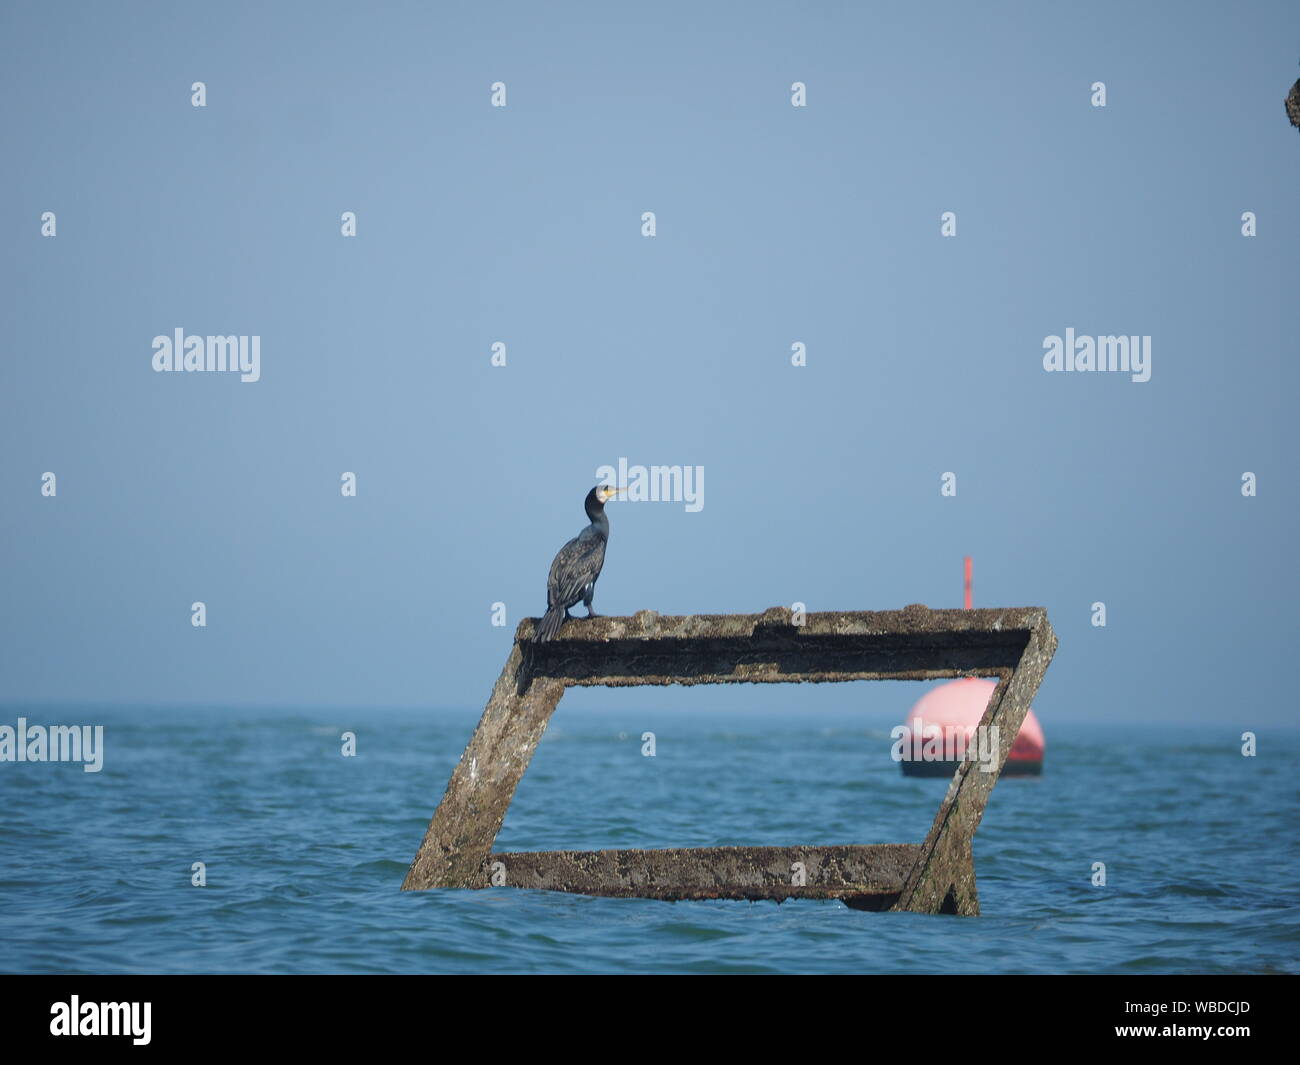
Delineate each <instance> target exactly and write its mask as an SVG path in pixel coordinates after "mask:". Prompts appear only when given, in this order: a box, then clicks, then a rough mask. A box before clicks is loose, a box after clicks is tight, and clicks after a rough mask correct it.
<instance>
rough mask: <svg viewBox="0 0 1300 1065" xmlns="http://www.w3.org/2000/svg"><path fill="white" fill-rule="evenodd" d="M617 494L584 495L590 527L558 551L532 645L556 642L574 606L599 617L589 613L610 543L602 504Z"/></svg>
mask: <svg viewBox="0 0 1300 1065" xmlns="http://www.w3.org/2000/svg"><path fill="white" fill-rule="evenodd" d="M617 491H618V489H616V488H607V487H605V486H604V485H597V486H596V487H595V488H593V489H592V490H591V491H590V492H588V493H587V499H586V501H585V503H584V504H583V507H584V509H585V510H586V511H587V517H588V518H590V519H591V524H590V525H588V526H587V527H586V528H585V529H583V530H582V532H580V533H578V535H577V536H575V537H574V538H573V539H572V540H570V541H569V542H568V543H567V544H565V545H564V546H563V547H562V548H560V551H559V554H557V555H556V556H555V561H554V562H552V563H551V573H550V576H549V577H548V578H547V580H546V614H545V615H544V616H543V617H542V620H541V621H539V622H538V623H537V629H536V631H535V632H534V634H533V640H534V642H536V643H542V642H544V641H546V640H553V639H555V637H556V636H557V635H558V634H559V631H560V626H561V625H563V624H564V622H565V619H567V618H568V616H569V607H571V606H575V605H576V604H577V603H582V604H583V606H585V607H586V608H587V616H588V617H590V618H594V617H597V616H598V615H596V614H595V613H593V612H592V609H591V599H592V596H593V595H594V594H595V590H596V578H597V577H599V576H600V570H601V567H602V566H604V565H605V544H606V543H607V542H608V540H609V518H607V517H606V516H605V501H606V500H608V499H609V498H610V497H612V496H613V495H614V493H615V492H617Z"/></svg>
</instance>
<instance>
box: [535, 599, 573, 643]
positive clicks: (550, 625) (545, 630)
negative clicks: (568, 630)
mask: <svg viewBox="0 0 1300 1065" xmlns="http://www.w3.org/2000/svg"><path fill="white" fill-rule="evenodd" d="M564 613H565V611H564V607H561V606H553V607H551V608H549V609H548V610H547V611H546V613H545V614H544V615H542V620H541V621H539V622H538V623H537V628H536V629H534V630H533V643H544V642H545V641H547V640H553V639H555V637H556V636H558V635H559V634H560V626H561V625H563V624H564Z"/></svg>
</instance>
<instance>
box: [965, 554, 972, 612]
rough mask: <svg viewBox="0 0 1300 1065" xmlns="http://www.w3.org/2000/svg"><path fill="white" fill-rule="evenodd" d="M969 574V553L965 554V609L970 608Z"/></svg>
mask: <svg viewBox="0 0 1300 1065" xmlns="http://www.w3.org/2000/svg"><path fill="white" fill-rule="evenodd" d="M970 574H971V561H970V555H967V556H966V609H967V610H969V609H970Z"/></svg>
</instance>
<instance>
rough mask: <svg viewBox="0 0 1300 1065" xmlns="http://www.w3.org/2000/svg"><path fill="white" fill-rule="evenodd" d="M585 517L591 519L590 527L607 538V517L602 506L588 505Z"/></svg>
mask: <svg viewBox="0 0 1300 1065" xmlns="http://www.w3.org/2000/svg"><path fill="white" fill-rule="evenodd" d="M587 517H589V518H590V519H591V525H592V528H594V529H595V530H596V532H597V533H599V534H600V535H601V536H602V537H604V538H605V539H606V540H608V539H609V518H607V517H606V516H605V508H604V507H590V508H588V510H587Z"/></svg>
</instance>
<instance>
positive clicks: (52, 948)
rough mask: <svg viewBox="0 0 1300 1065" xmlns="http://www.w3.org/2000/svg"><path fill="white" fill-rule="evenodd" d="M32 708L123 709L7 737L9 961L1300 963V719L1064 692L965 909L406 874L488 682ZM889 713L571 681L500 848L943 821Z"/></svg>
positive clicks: (12, 713) (765, 969)
mask: <svg viewBox="0 0 1300 1065" xmlns="http://www.w3.org/2000/svg"><path fill="white" fill-rule="evenodd" d="M19 714H23V715H25V716H26V717H28V719H29V721H30V723H32V724H82V723H102V724H104V726H105V762H104V768H103V770H102V771H101V772H99V773H85V772H83V770H82V768H81V767H80V766H79V765H75V764H39V763H38V764H23V763H19V764H15V763H0V801H2V802H3V809H4V817H3V821H2V822H0V921H2V922H3V928H4V934H3V936H2V937H0V970H3V971H5V972H22V973H47V972H92V973H96V972H98V973H130V972H160V973H190V972H221V973H227V972H257V973H301V972H343V973H415V972H438V973H480V972H491V973H515V972H522V973H588V972H602V973H621V972H662V973H859V972H884V973H912V972H940V973H947V972H960V973H1007V972H1045V973H1052V972H1097V973H1109V972H1121V973H1175V972H1176V973H1200V972H1207V973H1216V972H1250V973H1277V972H1292V973H1293V972H1297V971H1300V962H1298V960H1297V959H1298V957H1300V906H1298V905H1297V903H1298V902H1300V892H1298V890H1297V884H1298V883H1300V876H1298V875H1297V874H1300V852H1298V848H1300V844H1298V842H1297V833H1296V827H1297V813H1298V812H1300V801H1298V793H1297V786H1296V776H1295V766H1296V764H1297V757H1298V756H1300V740H1298V739H1297V735H1296V734H1295V733H1281V734H1270V735H1267V736H1264V737H1262V738H1261V749H1260V754H1259V756H1257V757H1255V758H1244V757H1242V756H1241V754H1240V750H1239V746H1240V741H1239V736H1240V732H1241V730H1240V729H1234V728H1231V727H1222V728H1209V727H1206V728H1200V729H1191V730H1189V729H1181V730H1178V731H1177V732H1176V733H1171V732H1170V731H1169V730H1165V729H1156V728H1149V729H1142V728H1137V727H1128V726H1111V725H1108V726H1088V727H1084V726H1074V727H1068V726H1064V725H1059V726H1058V725H1053V724H1052V723H1051V722H1050V721H1046V722H1045V726H1046V729H1047V733H1048V756H1047V768H1046V772H1045V774H1044V775H1043V776H1042V777H1041V778H1036V779H1012V778H1004V779H1002V780H1001V781H999V783H998V785H997V787H996V788H995V789H994V792H993V797H992V799H991V801H990V804H989V807H988V809H987V811H986V814H985V818H984V822H983V824H982V825H981V827H980V830H979V832H978V834H977V835H976V838H975V860H976V870H977V874H978V881H979V892H980V902H981V907H982V910H983V915H982V916H981V917H979V918H956V917H930V916H917V915H912V914H890V913H883V914H880V913H859V912H856V911H853V910H850V909H849V908H847V907H846V906H844V905H843V904H841V903H839V902H817V901H809V900H797V901H792V902H787V903H784V904H782V905H777V904H775V903H771V902H760V903H749V902H731V901H709V902H679V903H666V902H657V901H650V900H638V899H597V898H586V897H580V896H570V895H562V894H551V893H546V892H530V891H519V890H516V889H513V888H496V889H490V890H484V891H433V892H418V893H417V892H408V893H402V892H399V890H398V888H399V886H400V884H401V882H402V878H403V876H404V875H405V873H406V869H407V866H408V864H409V863H410V860H411V858H412V856H413V855H414V853H415V850H416V848H417V847H418V845H419V843H420V840H421V838H422V836H423V833H424V830H425V827H426V825H427V823H428V820H429V817H430V815H431V814H432V812H433V809H434V807H435V806H436V804H437V802H438V800H439V799H440V798H441V797H442V792H443V788H444V787H445V785H446V780H447V776H448V774H449V773H450V770H451V768H452V766H453V765H454V763H455V762H456V760H457V759H458V758H459V756H460V753H461V751H462V750H463V748H464V745H465V743H466V741H467V740H468V738H469V735H470V733H471V731H472V729H473V727H474V724H475V723H476V721H477V719H478V711H472V712H465V713H452V712H442V713H433V712H427V713H419V712H414V711H400V712H399V711H392V712H376V711H370V710H367V711H364V712H361V711H359V712H357V713H356V714H354V715H353V714H346V713H342V712H340V711H337V710H326V711H310V710H303V711H299V712H287V711H283V712H258V713H251V712H249V711H240V710H220V709H211V710H202V711H194V710H180V709H173V710H160V709H149V710H146V709H114V710H90V709H86V710H85V711H84V712H83V713H81V714H80V716H78V714H76V713H74V712H73V711H72V710H70V709H69V708H62V709H60V710H59V711H58V712H57V713H55V712H52V711H44V710H34V709H33V710H26V711H24V710H23V709H22V708H21V707H18V708H14V707H10V708H9V711H8V712H7V713H6V714H5V715H4V716H3V717H0V724H10V725H13V724H15V722H16V718H17V716H18V715H19ZM900 716H901V715H900ZM345 730H352V731H354V732H355V733H356V736H357V756H356V757H354V758H345V757H342V755H341V754H340V748H341V741H340V735H341V733H342V732H344V731H345ZM646 730H650V731H654V732H655V734H656V746H657V753H656V756H655V757H653V758H648V757H643V756H642V754H641V734H642V733H643V732H644V731H646ZM888 731H889V726H888V724H884V725H876V726H871V725H864V724H862V723H861V722H860V721H856V720H854V719H853V718H852V717H851V716H850V715H844V714H830V715H821V716H818V715H812V716H808V715H796V714H793V713H790V714H770V713H768V714H759V715H755V716H748V715H744V714H737V713H734V712H725V713H724V712H710V713H707V714H703V715H690V714H685V713H682V712H680V711H673V712H664V713H661V714H656V713H647V712H645V711H642V710H638V711H635V712H633V711H628V710H609V711H595V710H570V709H568V708H567V707H566V706H565V705H562V706H561V707H560V709H559V711H558V712H557V714H556V716H555V718H554V719H553V721H552V725H551V728H550V729H549V730H548V732H547V735H546V738H545V739H544V741H543V743H542V744H541V746H540V747H539V749H538V752H537V754H536V756H535V757H534V759H533V762H532V765H531V767H530V768H529V770H528V772H527V774H526V775H525V777H524V780H523V782H522V784H521V785H520V788H519V791H518V792H517V794H516V797H515V801H514V803H513V805H512V807H511V810H510V813H509V815H508V817H507V819H506V823H505V826H504V827H503V830H502V833H501V835H500V837H499V838H498V841H497V849H498V850H529V849H538V850H541V849H559V848H581V849H587V848H593V849H594V848H601V847H663V846H710V845H723V844H763V843H770V844H778V843H779V844H812V843H887V842H919V841H920V840H921V839H922V838H923V837H924V835H925V832H926V829H927V828H928V826H929V823H930V820H931V818H932V817H933V815H934V812H935V809H936V807H937V805H938V803H939V801H940V799H941V798H942V796H943V794H944V791H945V788H946V786H947V782H946V780H917V779H909V778H904V777H903V776H902V774H901V773H900V772H899V769H898V766H897V765H896V764H894V763H893V762H892V761H890V758H889V747H890V740H889V735H888ZM195 862H203V863H204V864H205V867H206V877H207V885H206V886H204V887H195V886H192V885H191V875H192V874H191V868H192V865H193V863H195ZM1094 862H1104V863H1105V865H1106V875H1107V883H1106V886H1105V887H1095V886H1093V884H1092V882H1091V879H1092V868H1093V863H1094Z"/></svg>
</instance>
